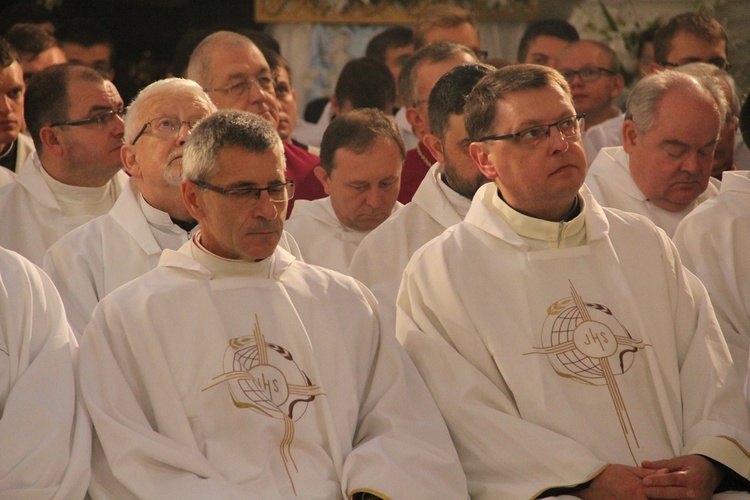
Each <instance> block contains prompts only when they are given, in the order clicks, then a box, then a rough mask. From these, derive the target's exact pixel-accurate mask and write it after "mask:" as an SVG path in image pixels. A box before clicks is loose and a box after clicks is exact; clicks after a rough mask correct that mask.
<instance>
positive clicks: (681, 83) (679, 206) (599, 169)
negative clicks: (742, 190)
mask: <svg viewBox="0 0 750 500" xmlns="http://www.w3.org/2000/svg"><path fill="white" fill-rule="evenodd" d="M726 113H727V102H726V98H725V96H724V92H723V91H722V89H721V87H720V86H719V84H718V82H717V81H716V80H715V79H713V78H697V77H694V76H691V75H687V74H685V73H681V72H678V71H674V70H668V71H661V72H659V73H656V74H653V75H650V76H648V77H646V78H644V79H643V80H641V81H640V82H638V85H636V86H635V88H634V89H633V92H632V93H631V94H630V97H629V98H628V103H627V109H626V112H625V121H624V123H623V127H622V138H623V145H622V146H619V147H611V148H602V150H601V151H599V154H598V156H597V157H596V159H595V160H594V161H593V163H592V164H591V168H590V169H589V172H588V176H587V177H586V185H587V186H588V187H589V189H591V193H592V194H593V195H594V198H596V201H598V202H599V203H600V204H601V205H602V206H605V207H610V208H617V209H620V210H625V211H627V212H633V213H637V214H640V215H643V216H645V217H648V218H649V219H651V221H652V222H653V223H654V224H656V225H657V226H659V227H660V228H662V229H663V230H664V231H665V232H666V233H667V235H669V237H672V236H673V235H674V232H675V230H676V229H677V225H678V224H679V223H680V221H681V220H682V219H683V218H684V217H685V216H686V215H687V214H688V213H690V211H691V210H693V209H694V208H695V207H697V206H698V205H699V204H700V203H702V202H704V201H706V200H707V199H709V198H711V197H713V196H716V194H717V193H718V189H717V188H716V187H715V186H714V185H713V184H711V183H710V182H709V180H710V178H711V168H712V164H713V157H714V150H715V149H716V145H717V143H718V139H719V132H720V130H721V127H722V125H723V124H724V117H725V116H726Z"/></svg>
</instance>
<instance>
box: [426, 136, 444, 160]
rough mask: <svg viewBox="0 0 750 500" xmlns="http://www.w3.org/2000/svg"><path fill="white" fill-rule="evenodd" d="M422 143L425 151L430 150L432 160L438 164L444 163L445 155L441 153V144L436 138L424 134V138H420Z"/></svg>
mask: <svg viewBox="0 0 750 500" xmlns="http://www.w3.org/2000/svg"><path fill="white" fill-rule="evenodd" d="M422 142H423V143H424V145H425V146H427V149H429V150H430V153H432V156H433V158H435V159H436V160H437V161H439V162H440V163H445V153H444V152H443V142H442V141H441V140H440V139H439V138H438V137H437V136H436V135H432V134H425V136H424V137H423V138H422Z"/></svg>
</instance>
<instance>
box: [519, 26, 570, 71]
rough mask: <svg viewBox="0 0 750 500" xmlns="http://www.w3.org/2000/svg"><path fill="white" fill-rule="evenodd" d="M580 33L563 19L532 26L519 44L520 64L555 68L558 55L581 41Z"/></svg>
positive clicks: (527, 29)
mask: <svg viewBox="0 0 750 500" xmlns="http://www.w3.org/2000/svg"><path fill="white" fill-rule="evenodd" d="M580 39H581V38H580V36H579V35H578V31H577V30H576V29H575V28H574V27H573V25H571V24H570V23H569V22H567V21H563V20H562V19H544V20H542V21H537V22H535V23H533V24H531V25H530V26H529V27H528V28H526V31H525V32H524V33H523V36H522V37H521V42H520V43H519V44H518V62H520V63H529V64H541V65H543V66H554V64H555V59H557V54H559V53H560V51H561V50H562V49H564V48H565V47H567V46H568V45H570V44H571V43H573V42H577V41H578V40H580Z"/></svg>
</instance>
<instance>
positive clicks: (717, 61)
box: [659, 57, 732, 71]
mask: <svg viewBox="0 0 750 500" xmlns="http://www.w3.org/2000/svg"><path fill="white" fill-rule="evenodd" d="M695 62H702V63H706V64H711V65H712V66H716V67H717V68H719V69H723V70H724V71H731V69H732V65H731V64H729V61H727V60H726V59H724V58H723V57H715V58H713V59H707V60H705V61H703V60H700V59H695V60H691V61H685V62H683V63H674V62H669V61H662V62H660V63H659V64H660V65H661V66H662V67H664V68H679V67H680V66H684V65H686V64H690V63H695Z"/></svg>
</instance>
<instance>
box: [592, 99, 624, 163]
mask: <svg viewBox="0 0 750 500" xmlns="http://www.w3.org/2000/svg"><path fill="white" fill-rule="evenodd" d="M624 121H625V114H624V113H623V112H622V111H620V112H619V113H618V114H617V116H613V117H612V118H610V119H609V120H605V121H603V122H602V123H600V124H599V125H594V126H593V127H590V128H587V129H586V130H585V131H584V132H583V134H582V136H581V137H582V138H581V142H582V143H583V150H584V151H585V152H586V160H587V161H588V164H589V166H591V164H592V163H594V159H595V158H596V157H597V155H598V154H599V151H600V150H601V149H602V148H610V147H613V146H622V124H623V122H624Z"/></svg>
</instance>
